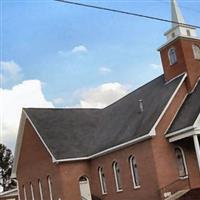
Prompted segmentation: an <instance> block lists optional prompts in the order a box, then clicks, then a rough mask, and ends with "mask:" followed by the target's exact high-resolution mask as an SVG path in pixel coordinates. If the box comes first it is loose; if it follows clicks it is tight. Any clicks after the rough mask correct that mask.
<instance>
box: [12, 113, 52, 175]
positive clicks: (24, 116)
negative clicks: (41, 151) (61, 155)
mask: <svg viewBox="0 0 200 200" xmlns="http://www.w3.org/2000/svg"><path fill="white" fill-rule="evenodd" d="M26 120H28V121H29V122H30V124H31V126H32V127H33V128H34V130H35V132H36V133H37V135H38V137H39V139H40V140H41V142H42V144H43V145H44V146H45V148H46V150H47V151H48V153H49V154H50V155H51V157H52V161H53V162H54V160H55V157H54V156H53V154H52V153H51V151H50V150H49V148H48V147H47V145H46V144H45V142H44V140H43V139H42V137H41V136H40V134H39V132H38V130H37V129H36V127H35V125H34V124H33V122H32V121H31V119H30V118H29V116H28V114H27V113H26V112H25V110H22V114H21V119H20V125H19V129H18V135H17V142H16V145H15V155H14V158H15V159H14V164H13V169H12V175H11V177H12V178H16V172H17V165H18V161H19V156H20V151H21V146H22V140H23V134H24V126H25V122H26Z"/></svg>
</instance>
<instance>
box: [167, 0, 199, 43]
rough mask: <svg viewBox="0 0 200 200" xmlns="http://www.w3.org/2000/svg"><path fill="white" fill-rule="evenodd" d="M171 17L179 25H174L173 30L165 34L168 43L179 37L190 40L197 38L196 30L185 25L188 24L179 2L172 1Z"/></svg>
mask: <svg viewBox="0 0 200 200" xmlns="http://www.w3.org/2000/svg"><path fill="white" fill-rule="evenodd" d="M171 16H172V18H171V20H172V21H174V22H177V23H179V24H177V23H172V27H171V29H170V30H169V31H167V32H166V33H165V36H166V37H167V41H168V42H170V41H172V40H174V39H176V38H177V37H179V36H181V37H188V38H196V37H197V32H196V29H195V28H194V27H192V26H189V25H185V24H186V23H185V20H184V18H183V15H182V13H181V10H180V8H179V6H178V3H177V0H171Z"/></svg>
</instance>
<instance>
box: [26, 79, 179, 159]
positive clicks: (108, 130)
mask: <svg viewBox="0 0 200 200" xmlns="http://www.w3.org/2000/svg"><path fill="white" fill-rule="evenodd" d="M182 78H183V76H181V77H178V78H177V79H175V80H174V81H172V82H170V83H168V84H166V83H165V81H164V77H163V76H160V77H158V78H156V79H154V80H153V81H151V82H149V83H147V84H146V85H144V86H142V87H140V88H138V89H137V90H135V91H133V92H132V93H130V94H128V95H127V96H125V97H123V98H122V99H120V100H119V101H117V102H115V103H114V104H111V105H110V106H108V107H106V108H104V109H46V108H42V109H40V108H26V109H24V110H25V112H26V113H27V114H28V116H29V118H30V119H31V121H32V122H33V124H34V126H35V127H36V129H37V130H38V132H39V134H40V135H41V137H42V139H43V140H44V142H45V144H46V145H47V146H48V148H49V149H50V151H51V152H52V154H53V155H54V157H55V158H56V159H67V158H77V157H79V158H80V157H85V156H90V155H92V154H95V153H98V152H100V151H102V150H105V149H108V148H111V147H113V146H116V145H119V144H122V143H124V142H128V141H130V140H133V139H136V138H138V137H141V136H144V135H146V134H148V133H149V131H150V130H151V129H152V127H153V125H154V124H155V122H156V120H157V119H158V117H159V116H160V114H161V113H162V111H163V109H164V108H165V106H166V104H167V102H168V101H169V99H170V97H171V96H172V94H173V93H174V91H175V89H176V88H177V86H178V84H179V83H180V81H181V80H182ZM140 99H142V100H143V104H144V111H143V112H142V113H141V112H140V110H139V103H138V100H140Z"/></svg>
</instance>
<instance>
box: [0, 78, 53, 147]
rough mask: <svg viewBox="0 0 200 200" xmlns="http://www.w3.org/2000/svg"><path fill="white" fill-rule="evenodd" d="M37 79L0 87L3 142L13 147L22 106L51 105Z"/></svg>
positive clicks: (0, 120) (0, 117)
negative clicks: (5, 87)
mask: <svg viewBox="0 0 200 200" xmlns="http://www.w3.org/2000/svg"><path fill="white" fill-rule="evenodd" d="M41 85H42V83H41V82H40V81H39V80H27V81H23V82H22V83H21V84H18V85H15V86H14V87H13V88H12V89H2V88H0V110H1V116H0V122H1V134H2V139H3V143H5V144H6V145H8V146H9V147H10V148H12V149H13V147H14V144H15V140H16V135H17V130H18V126H19V120H20V115H21V111H22V108H23V107H53V104H52V102H49V101H47V100H46V99H45V97H44V94H43V92H42V86H41Z"/></svg>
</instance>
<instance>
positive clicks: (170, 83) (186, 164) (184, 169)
mask: <svg viewBox="0 0 200 200" xmlns="http://www.w3.org/2000/svg"><path fill="white" fill-rule="evenodd" d="M171 12H172V26H171V28H170V30H169V31H167V32H166V33H165V36H166V43H165V44H164V45H162V46H161V47H160V48H159V52H160V55H161V60H162V66H163V70H164V74H163V75H161V76H159V77H157V78H155V79H154V80H152V81H150V82H149V83H147V84H145V85H143V86H141V87H140V88H138V89H136V90H135V91H133V92H131V93H130V94H128V95H127V96H125V97H123V98H121V99H120V100H118V101H116V102H114V103H113V104H111V105H109V106H108V107H106V108H104V109H75V108H74V109H68V108H63V109H56V108H51V109H50V108H49V109H48V108H24V109H23V111H22V115H21V121H20V126H19V132H18V138H17V143H16V150H15V161H14V167H13V173H12V176H13V177H16V178H17V180H18V190H19V197H20V198H19V199H20V200H175V199H179V200H190V199H191V200H200V82H199V80H200V39H199V38H198V35H197V30H196V29H195V27H193V26H190V25H187V24H186V23H185V21H184V17H183V15H182V13H181V10H180V8H179V6H178V4H177V2H176V0H171Z"/></svg>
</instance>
